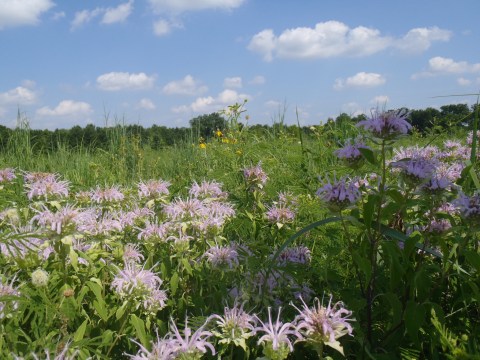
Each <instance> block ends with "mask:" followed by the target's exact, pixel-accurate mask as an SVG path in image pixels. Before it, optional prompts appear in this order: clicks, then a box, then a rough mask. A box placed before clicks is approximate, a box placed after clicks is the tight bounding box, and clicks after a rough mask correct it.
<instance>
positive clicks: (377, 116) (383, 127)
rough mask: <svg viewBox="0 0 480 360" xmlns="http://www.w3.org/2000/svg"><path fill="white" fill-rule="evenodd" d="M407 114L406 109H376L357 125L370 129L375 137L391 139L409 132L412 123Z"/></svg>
mask: <svg viewBox="0 0 480 360" xmlns="http://www.w3.org/2000/svg"><path fill="white" fill-rule="evenodd" d="M407 116H408V112H407V111H405V110H400V111H387V112H381V111H378V110H376V111H374V112H373V113H372V116H371V117H370V118H368V119H367V120H363V121H359V122H358V123H357V126H358V127H363V128H364V129H365V130H367V131H370V132H371V133H372V134H373V135H374V136H375V137H378V138H380V139H386V140H389V139H393V138H396V137H397V136H399V135H404V134H407V133H408V130H409V129H410V128H411V127H412V125H410V124H409V123H408V121H407V120H406V118H407Z"/></svg>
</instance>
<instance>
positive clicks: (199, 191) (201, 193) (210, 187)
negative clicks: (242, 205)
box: [188, 181, 228, 199]
mask: <svg viewBox="0 0 480 360" xmlns="http://www.w3.org/2000/svg"><path fill="white" fill-rule="evenodd" d="M188 193H189V195H190V196H193V197H194V198H197V199H208V198H213V199H225V198H227V195H228V194H227V193H226V192H224V191H222V184H220V183H218V182H216V181H203V182H202V183H201V184H200V185H199V184H198V183H197V182H194V183H193V184H192V186H191V187H190V190H189V191H188Z"/></svg>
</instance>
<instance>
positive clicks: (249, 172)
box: [243, 163, 268, 190]
mask: <svg viewBox="0 0 480 360" xmlns="http://www.w3.org/2000/svg"><path fill="white" fill-rule="evenodd" d="M243 177H244V178H245V181H246V182H247V186H248V188H249V189H250V190H255V189H256V188H258V189H263V187H264V186H265V184H266V182H267V180H268V175H267V174H266V173H265V171H263V169H262V165H261V163H258V164H257V165H256V166H253V167H250V168H245V169H243Z"/></svg>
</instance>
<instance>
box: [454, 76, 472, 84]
mask: <svg viewBox="0 0 480 360" xmlns="http://www.w3.org/2000/svg"><path fill="white" fill-rule="evenodd" d="M457 83H458V85H461V86H468V85H470V84H471V83H472V81H471V80H469V79H465V78H464V77H460V78H458V79H457Z"/></svg>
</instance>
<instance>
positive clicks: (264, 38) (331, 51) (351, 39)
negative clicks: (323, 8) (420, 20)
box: [248, 21, 391, 61]
mask: <svg viewBox="0 0 480 360" xmlns="http://www.w3.org/2000/svg"><path fill="white" fill-rule="evenodd" d="M390 43H391V39H390V38H389V37H385V36H381V35H380V31H379V30H376V29H371V28H367V27H364V26H358V27H356V28H353V29H351V28H349V27H348V26H347V25H345V24H344V23H342V22H339V21H327V22H323V23H318V24H316V25H315V27H314V28H309V27H298V28H294V29H287V30H284V31H283V32H282V33H281V34H280V35H279V36H276V35H275V34H274V33H273V30H271V29H267V30H263V31H261V32H259V33H258V34H256V35H254V36H253V38H252V40H251V41H250V43H249V45H248V49H250V50H252V51H254V52H258V53H260V54H261V55H263V58H264V60H266V61H271V60H273V58H274V57H279V58H292V59H309V58H329V57H335V56H345V55H348V56H365V55H370V54H373V53H376V52H378V51H380V50H383V49H385V48H386V47H387V46H389V44H390Z"/></svg>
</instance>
